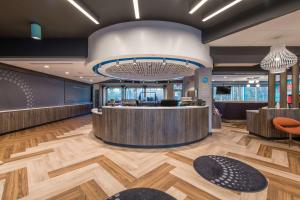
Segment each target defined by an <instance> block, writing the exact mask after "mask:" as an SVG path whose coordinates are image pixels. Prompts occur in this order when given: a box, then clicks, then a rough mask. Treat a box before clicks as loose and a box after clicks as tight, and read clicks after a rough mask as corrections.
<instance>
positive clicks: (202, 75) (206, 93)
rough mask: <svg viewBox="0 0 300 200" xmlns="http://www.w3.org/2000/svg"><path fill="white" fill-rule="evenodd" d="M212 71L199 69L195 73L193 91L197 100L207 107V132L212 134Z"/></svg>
mask: <svg viewBox="0 0 300 200" xmlns="http://www.w3.org/2000/svg"><path fill="white" fill-rule="evenodd" d="M211 77H212V69H211V68H199V69H197V70H196V71H195V90H196V93H197V94H196V95H197V99H202V100H204V101H205V102H206V105H208V106H209V132H212V83H211Z"/></svg>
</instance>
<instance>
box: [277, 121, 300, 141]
mask: <svg viewBox="0 0 300 200" xmlns="http://www.w3.org/2000/svg"><path fill="white" fill-rule="evenodd" d="M273 125H274V126H275V128H276V129H278V130H280V131H282V132H285V133H287V134H289V146H291V142H292V135H300V122H299V121H297V120H295V119H291V118H287V117H275V118H274V119H273Z"/></svg>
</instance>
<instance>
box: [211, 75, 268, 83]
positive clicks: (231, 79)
mask: <svg viewBox="0 0 300 200" xmlns="http://www.w3.org/2000/svg"><path fill="white" fill-rule="evenodd" d="M254 77H255V79H258V80H260V81H268V76H266V75H213V76H212V81H213V82H216V81H218V82H219V81H220V82H235V81H236V82H246V81H248V79H247V78H254Z"/></svg>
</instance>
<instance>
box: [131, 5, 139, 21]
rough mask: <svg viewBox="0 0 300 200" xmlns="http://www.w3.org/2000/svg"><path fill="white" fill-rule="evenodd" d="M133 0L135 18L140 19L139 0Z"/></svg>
mask: <svg viewBox="0 0 300 200" xmlns="http://www.w3.org/2000/svg"><path fill="white" fill-rule="evenodd" d="M132 1H133V8H134V15H135V19H140V10H139V1H138V0H132Z"/></svg>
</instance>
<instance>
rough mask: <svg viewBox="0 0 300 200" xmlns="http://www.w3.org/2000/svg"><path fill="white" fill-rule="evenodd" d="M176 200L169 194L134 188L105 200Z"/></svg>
mask: <svg viewBox="0 0 300 200" xmlns="http://www.w3.org/2000/svg"><path fill="white" fill-rule="evenodd" d="M154 199H155V200H176V199H175V198H174V197H172V196H170V195H169V194H167V193H165V192H162V191H159V190H155V189H151V188H134V189H129V190H124V191H122V192H120V193H117V194H115V195H113V196H112V197H110V198H108V199H107V200H154Z"/></svg>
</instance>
